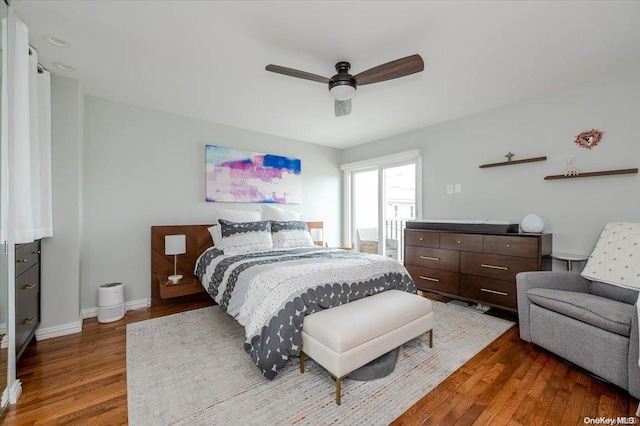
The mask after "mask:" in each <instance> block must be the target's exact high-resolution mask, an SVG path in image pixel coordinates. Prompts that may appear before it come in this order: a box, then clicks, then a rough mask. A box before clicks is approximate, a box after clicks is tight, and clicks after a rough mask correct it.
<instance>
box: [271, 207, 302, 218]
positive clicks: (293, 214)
mask: <svg viewBox="0 0 640 426" xmlns="http://www.w3.org/2000/svg"><path fill="white" fill-rule="evenodd" d="M301 217H302V212H298V211H295V210H285V209H281V208H280V207H275V206H272V205H270V204H263V205H262V220H278V221H289V220H300V218H301Z"/></svg>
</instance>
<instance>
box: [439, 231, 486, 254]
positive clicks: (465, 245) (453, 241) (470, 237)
mask: <svg viewBox="0 0 640 426" xmlns="http://www.w3.org/2000/svg"><path fill="white" fill-rule="evenodd" d="M440 248H443V249H448V250H463V251H482V235H480V234H456V233H444V232H443V233H441V234H440Z"/></svg>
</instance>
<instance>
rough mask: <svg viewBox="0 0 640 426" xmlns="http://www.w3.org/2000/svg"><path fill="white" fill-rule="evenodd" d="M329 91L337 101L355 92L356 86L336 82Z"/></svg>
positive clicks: (347, 97)
mask: <svg viewBox="0 0 640 426" xmlns="http://www.w3.org/2000/svg"><path fill="white" fill-rule="evenodd" d="M329 93H331V96H333V97H334V98H336V99H337V100H339V101H346V100H347V99H351V97H352V96H353V95H354V94H355V93H356V88H355V87H354V86H352V85H351V84H336V85H335V86H332V87H331V88H330V89H329Z"/></svg>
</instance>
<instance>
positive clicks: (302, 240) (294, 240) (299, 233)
mask: <svg viewBox="0 0 640 426" xmlns="http://www.w3.org/2000/svg"><path fill="white" fill-rule="evenodd" d="M271 238H272V239H273V248H292V247H313V246H315V244H314V243H313V239H312V238H311V234H310V233H309V228H307V223H306V222H302V221H299V220H289V221H275V220H272V221H271Z"/></svg>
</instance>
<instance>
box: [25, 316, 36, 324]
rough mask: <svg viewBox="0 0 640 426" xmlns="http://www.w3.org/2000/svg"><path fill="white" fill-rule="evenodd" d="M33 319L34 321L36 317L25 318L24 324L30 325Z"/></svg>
mask: <svg viewBox="0 0 640 426" xmlns="http://www.w3.org/2000/svg"><path fill="white" fill-rule="evenodd" d="M34 319H36V317H31V318H27V319H26V320H24V323H25V324H31V323H32V322H33V320H34Z"/></svg>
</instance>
